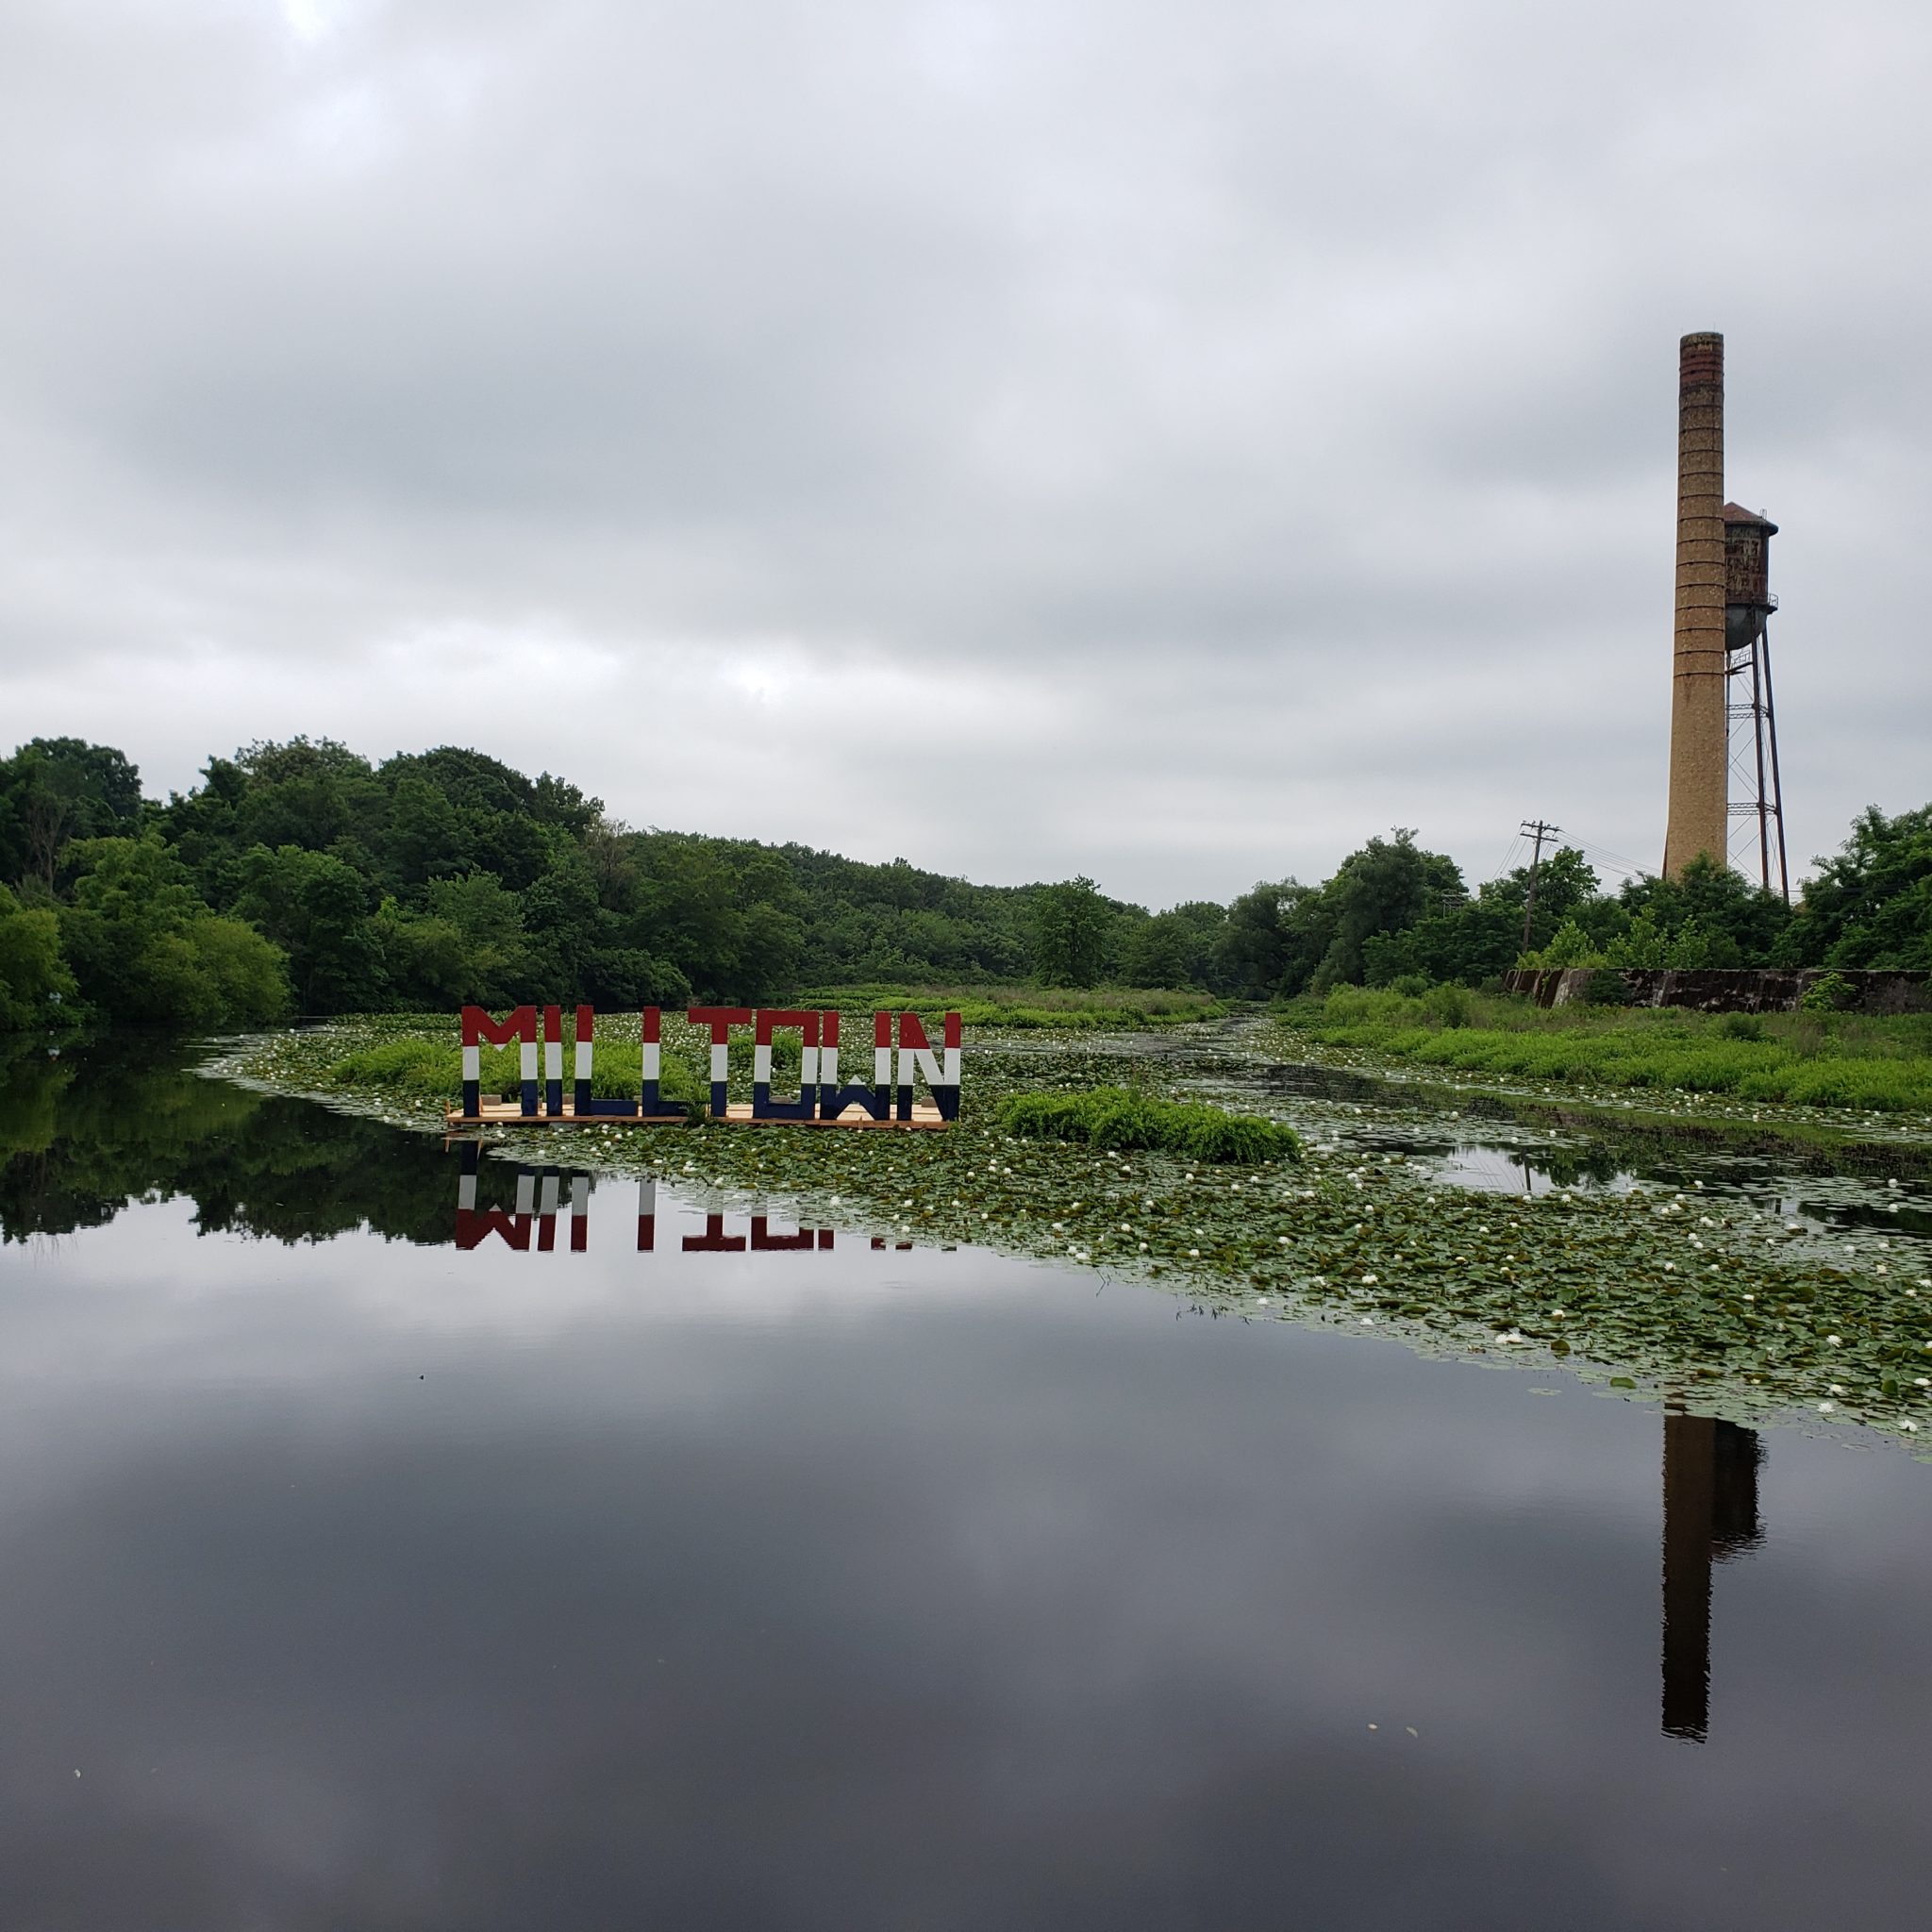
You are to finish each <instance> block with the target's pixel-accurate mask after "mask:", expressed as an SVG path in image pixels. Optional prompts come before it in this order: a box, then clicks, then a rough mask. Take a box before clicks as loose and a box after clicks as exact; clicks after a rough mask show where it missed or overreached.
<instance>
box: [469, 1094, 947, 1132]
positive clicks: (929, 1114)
mask: <svg viewBox="0 0 1932 1932" xmlns="http://www.w3.org/2000/svg"><path fill="white" fill-rule="evenodd" d="M563 1106H564V1110H563V1111H562V1112H561V1113H560V1114H551V1113H534V1114H530V1113H524V1112H522V1111H520V1110H519V1108H517V1106H516V1104H515V1103H514V1102H512V1101H507V1100H496V1101H491V1100H486V1101H485V1102H483V1110H482V1112H481V1113H480V1114H466V1113H464V1112H462V1111H461V1109H460V1108H447V1109H446V1110H445V1111H444V1113H443V1120H444V1121H445V1122H446V1123H447V1124H449V1125H450V1126H453V1127H622V1126H647V1127H649V1126H682V1125H684V1124H685V1117H684V1116H683V1115H682V1114H651V1115H649V1116H648V1117H646V1118H645V1119H643V1120H642V1121H640V1120H639V1118H638V1116H637V1115H636V1114H632V1115H630V1116H629V1117H628V1118H627V1119H626V1117H625V1115H623V1114H608V1113H590V1114H584V1115H582V1116H579V1115H578V1114H577V1113H576V1111H575V1108H573V1107H572V1105H571V1103H570V1102H569V1101H568V1100H566V1101H565V1102H564V1104H563ZM697 1118H698V1119H700V1120H710V1119H714V1118H716V1116H714V1115H710V1114H700V1115H698V1116H697ZM722 1124H725V1125H729V1126H734V1127H898V1128H901V1129H905V1128H915V1129H928V1130H929V1129H931V1128H934V1127H943V1126H946V1125H948V1124H949V1123H948V1122H947V1121H946V1119H945V1118H944V1116H943V1115H941V1112H940V1110H939V1108H937V1107H935V1106H933V1104H932V1103H931V1102H930V1101H926V1100H915V1101H914V1102H913V1103H912V1118H911V1119H910V1120H909V1121H901V1120H886V1121H875V1120H874V1119H873V1117H872V1116H871V1115H870V1114H869V1113H866V1112H865V1111H864V1110H863V1109H862V1108H858V1107H848V1108H846V1109H845V1111H844V1112H843V1113H841V1115H840V1116H839V1118H838V1119H837V1120H832V1121H823V1120H816V1119H814V1120H808V1121H800V1120H767V1121H761V1120H754V1119H753V1118H752V1110H751V1102H750V1101H748V1100H734V1101H733V1102H732V1103H731V1108H730V1111H729V1112H728V1113H727V1114H726V1115H725V1116H724V1122H723V1123H722Z"/></svg>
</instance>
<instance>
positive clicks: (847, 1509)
mask: <svg viewBox="0 0 1932 1932" xmlns="http://www.w3.org/2000/svg"><path fill="white" fill-rule="evenodd" d="M8 1147H10V1148H11V1149H12V1150H13V1151H12V1153H11V1157H10V1158H5V1159H4V1164H0V1229H4V1231H5V1233H6V1235H7V1241H6V1244H4V1245H0V1379H4V1400H0V1537H4V1550H0V1556H4V1560H0V1658H4V1665H0V1673H4V1674H0V1801H4V1802H0V1924H5V1925H6V1926H8V1927H9V1928H15V1927H18V1928H38V1927H57V1926H58V1927H68V1926H84V1927H89V1928H113V1927H122V1926H127V1927H141V1928H144V1932H145V1928H155V1927H176V1926H178V1927H192V1928H196V1932H227V1928H230V1927H233V1928H243V1927H246V1928H258V1927H282V1926H291V1927H302V1928H309V1927H314V1928H318V1932H320V1928H325V1927H326V1928H331V1932H334V1928H343V1927H365V1926H366V1927H382V1928H404V1927H409V1928H414V1927H432V1926H434V1927H440V1928H441V1927H462V1928H468V1927H492V1928H493V1927H503V1928H511V1927H514V1928H519V1932H522V1928H528V1927H536V1926H542V1927H546V1928H550V1927H573V1928H574V1927H599V1928H604V1927H615V1926H658V1925H663V1926H675V1927H712V1926H717V1927H744V1928H759V1932H764V1928H774V1927H784V1928H792V1927H799V1928H811V1932H816V1928H825V1932H854V1928H870V1927H874V1926H878V1927H893V1928H913V1927H918V1928H924V1932H935V1928H962V1932H963V1928H971V1932H981V1928H988V1927H1024V1928H1032V1927H1040V1928H1053V1932H1079V1928H1088V1927H1091V1928H1094V1932H1101V1928H1106V1932H1118V1928H1124V1927H1142V1926H1144V1927H1150V1928H1162V1932H1167V1928H1180V1927H1200V1928H1203V1932H1235V1928H1248V1927H1254V1928H1269V1932H1274V1928H1280V1927H1286V1926H1307V1927H1312V1928H1329V1927H1344V1928H1353V1927H1362V1928H1377V1932H1387V1928H1402V1927H1411V1926H1414V1927H1432V1928H1433V1927H1455V1928H1460V1927H1464V1926H1469V1927H1488V1928H1513V1927H1524V1928H1531V1927H1534V1928H1537V1932H1545V1928H1550V1927H1557V1926H1561V1927H1574V1928H1593V1927H1599V1926H1601V1927H1618V1928H1626V1927H1676V1926H1684V1927H1690V1926H1698V1927H1710V1926H1736V1927H1752V1928H1766V1927H1781V1926H1805V1927H1807V1928H1808V1927H1814V1926H1816V1925H1818V1924H1824V1923H1826V1922H1829V1923H1835V1924H1858V1925H1863V1926H1869V1927H1877V1928H1890V1927H1907V1926H1913V1925H1917V1924H1924V1923H1926V1921H1927V1918H1928V1916H1932V1907H1928V1883H1932V1828H1928V1827H1932V1821H1928V1820H1927V1818H1926V1816H1925V1812H1926V1800H1927V1795H1928V1789H1932V1786H1928V1778H1927V1774H1926V1769H1925V1767H1926V1758H1927V1720H1928V1716H1932V1692H1928V1671H1932V1619H1928V1616H1927V1608H1928V1606H1932V1468H1928V1467H1926V1466H1924V1465H1921V1464H1918V1463H1915V1462H1913V1461H1912V1460H1910V1459H1909V1458H1908V1457H1906V1456H1904V1455H1903V1454H1900V1453H1898V1452H1897V1451H1895V1450H1890V1449H1883V1448H1879V1447H1877V1446H1875V1445H1874V1444H1873V1443H1871V1442H1870V1441H1863V1440H1853V1441H1840V1440H1833V1439H1830V1438H1828V1437H1822V1436H1814V1435H1810V1434H1807V1433H1804V1432H1801V1431H1796V1430H1792V1431H1785V1432H1778V1431H1773V1432H1767V1433H1766V1434H1764V1435H1763V1436H1761V1437H1753V1436H1752V1435H1750V1434H1749V1433H1748V1432H1745V1431H1741V1430H1736V1429H1731V1428H1728V1427H1725V1426H1721V1425H1717V1424H1708V1423H1705V1422H1703V1421H1701V1420H1699V1419H1696V1418H1693V1417H1685V1418H1672V1417H1666V1416H1665V1415H1663V1414H1661V1413H1660V1412H1658V1410H1657V1409H1656V1408H1654V1407H1645V1406H1641V1405H1636V1404H1632V1403H1629V1402H1625V1401H1622V1400H1617V1399H1611V1398H1607V1397H1605V1396H1602V1395H1599V1394H1597V1393H1594V1392H1592V1391H1590V1390H1587V1389H1585V1388H1583V1387H1582V1386H1580V1385H1578V1384H1576V1383H1574V1382H1572V1381H1570V1380H1568V1379H1567V1378H1565V1377H1562V1376H1560V1375H1557V1374H1550V1373H1548V1372H1544V1371H1536V1372H1524V1371H1520V1370H1519V1371H1503V1370H1496V1369H1482V1368H1475V1367H1471V1366H1467V1365H1463V1364H1457V1363H1450V1362H1440V1361H1427V1360H1422V1359H1418V1358H1417V1357H1413V1356H1411V1355H1410V1354H1408V1353H1407V1351H1406V1350H1405V1349H1404V1348H1403V1347H1402V1346H1401V1345H1400V1344H1399V1343H1397V1342H1394V1341H1389V1340H1386V1339H1379V1338H1374V1339H1361V1340H1357V1339H1352V1338H1348V1337H1343V1336H1339V1335H1336V1334H1333V1333H1326V1332H1323V1333H1315V1332H1304V1331H1299V1330H1296V1329H1293V1328H1290V1327H1285V1326H1278V1325H1277V1326H1258V1325H1257V1326H1250V1325H1247V1324H1242V1323H1240V1322H1238V1321H1233V1320H1209V1319H1207V1318H1206V1317H1203V1316H1198V1315H1195V1314H1193V1313H1192V1312H1191V1311H1190V1310H1189V1309H1188V1308H1187V1307H1186V1306H1185V1305H1184V1304H1182V1303H1179V1302H1177V1301H1175V1300H1174V1299H1171V1298H1169V1297H1168V1296H1166V1295H1164V1294H1162V1293H1161V1292H1159V1291H1158V1290H1156V1289H1152V1288H1148V1287H1144V1286H1134V1285H1128V1284H1124V1283H1115V1284H1113V1285H1110V1286H1104V1287H1103V1286H1102V1285H1101V1284H1100V1283H1099V1282H1098V1281H1097V1280H1096V1278H1095V1277H1093V1276H1092V1275H1090V1274H1080V1275H1068V1274H1061V1273H1058V1272H1056V1271H1054V1270H1052V1269H1049V1268H1044V1267H1040V1266H1032V1265H1027V1264H1024V1263H1021V1262H1017V1261H1013V1260H1010V1259H1005V1258H1001V1257H992V1256H989V1255H985V1254H979V1253H974V1252H972V1251H969V1250H959V1251H958V1252H940V1251H934V1250H924V1249H912V1250H901V1249H897V1248H893V1247H886V1248H874V1246H872V1244H871V1243H870V1241H868V1240H867V1239H866V1237H865V1236H864V1235H862V1234H855V1233H853V1232H852V1231H850V1230H848V1229H846V1228H844V1227H841V1226H840V1225H838V1224H837V1221H836V1216H835V1215H834V1216H824V1217H818V1218H817V1219H816V1220H815V1222H814V1224H813V1225H812V1226H811V1227H810V1229H809V1230H808V1232H809V1240H808V1241H805V1240H800V1239H799V1238H798V1237H799V1234H800V1230H799V1229H798V1227H797V1224H796V1223H795V1222H793V1221H791V1220H790V1219H785V1218H782V1217H780V1216H778V1215H777V1214H775V1213H773V1214H768V1215H766V1216H763V1217H761V1218H759V1219H758V1220H756V1221H755V1220H754V1219H753V1217H752V1216H751V1215H750V1214H748V1213H747V1212H746V1211H744V1209H743V1208H742V1207H741V1206H732V1207H730V1208H724V1207H723V1206H722V1205H721V1204H718V1203H715V1202H708V1201H706V1200H705V1199H703V1198H702V1197H684V1196H680V1195H678V1194H676V1193H675V1192H674V1191H671V1190H670V1189H669V1188H664V1187H660V1188H659V1189H658V1190H657V1191H656V1193H655V1197H654V1198H653V1197H650V1196H647V1197H646V1198H645V1200H644V1201H643V1202H642V1203H641V1202H640V1198H639V1190H638V1187H637V1185H636V1183H613V1182H609V1181H605V1182H602V1183H599V1184H597V1185H595V1186H594V1187H591V1186H590V1185H588V1184H585V1185H583V1186H581V1187H579V1186H577V1185H575V1183H574V1180H573V1177H572V1176H571V1175H569V1174H562V1175H560V1176H558V1177H557V1179H556V1181H555V1183H554V1187H555V1199H556V1200H557V1202H558V1209H559V1211H558V1212H557V1213H556V1214H554V1215H546V1214H545V1213H543V1212H542V1210H543V1209H544V1208H546V1207H548V1206H549V1196H548V1195H547V1194H546V1189H545V1185H544V1181H543V1179H542V1177H541V1176H531V1177H529V1178H528V1181H527V1200H526V1203H525V1205H526V1207H527V1208H528V1210H529V1218H528V1220H527V1221H519V1219H518V1207H519V1202H518V1198H517V1196H518V1186H519V1177H518V1175H517V1174H516V1172H515V1171H514V1170H513V1169H510V1168H508V1167H503V1166H499V1165H496V1164H493V1163H490V1162H485V1163H483V1167H482V1171H481V1173H480V1174H478V1175H477V1176H476V1181H475V1201H476V1208H475V1211H474V1213H473V1212H471V1211H469V1210H467V1209H466V1208H464V1207H463V1205H462V1204H463V1203H464V1202H465V1201H466V1200H467V1198H468V1194H467V1192H466V1190H465V1189H464V1185H463V1176H462V1173H461V1168H462V1161H461V1158H460V1156H459V1154H458V1153H457V1152H447V1153H446V1152H445V1151H444V1150H443V1148H442V1146H441V1143H440V1142H438V1141H433V1140H426V1139H424V1138H420V1137H409V1136H405V1135H402V1134H399V1133H397V1132H395V1131H394V1130H391V1129H389V1128H386V1127H382V1126H378V1125H375V1124H371V1123H366V1122H356V1121H345V1120H341V1119H337V1118H335V1117H332V1116H329V1115H326V1114H324V1113H322V1112H321V1111H320V1110H318V1109H314V1108H309V1107H308V1106H306V1105H304V1104H302V1103H296V1102H288V1101H271V1102H264V1101H262V1100H261V1099H259V1098H258V1096H254V1095H250V1094H242V1093H241V1092H239V1091H236V1090H232V1089H226V1088H220V1087H216V1086H214V1085H213V1084H212V1083H209V1082H206V1081H199V1080H195V1079H193V1078H192V1077H191V1076H189V1075H187V1074H182V1073H180V1072H178V1071H176V1070H174V1069H171V1068H168V1067H154V1066H152V1065H147V1066H142V1065H140V1064H137V1063H131V1062H125V1061H120V1060H114V1059H110V1058H106V1057H100V1058H96V1059H95V1060H93V1061H92V1062H89V1063H84V1064H81V1065H79V1066H77V1067H75V1066H72V1065H69V1066H67V1067H63V1068H62V1069H61V1070H60V1073H59V1075H58V1078H55V1077H53V1076H50V1075H49V1074H48V1073H47V1071H46V1070H45V1068H44V1067H41V1066H32V1067H26V1068H25V1069H23V1068H22V1067H20V1066H16V1067H15V1068H14V1069H13V1070H12V1073H11V1074H10V1076H8V1083H7V1084H0V1149H5V1148H8ZM574 1194H575V1198H576V1201H577V1204H578V1206H579V1207H580V1208H582V1209H583V1210H584V1211H582V1212H581V1213H580V1214H575V1215H574V1214H572V1213H571V1212H570V1211H569V1208H570V1205H571V1201H572V1197H573V1195H574ZM641 1207H642V1208H645V1209H647V1210H648V1212H649V1217H650V1218H649V1220H648V1222H646V1221H644V1220H642V1219H641V1213H640V1209H641ZM491 1208H495V1209H497V1210H499V1212H500V1215H501V1218H500V1219H498V1220H495V1221H491V1220H490V1219H489V1214H490V1210H491ZM459 1216H460V1220H459ZM459 1233H460V1238H461V1240H462V1241H464V1242H466V1243H474V1245H464V1246H459V1245H458V1236H459ZM574 1236H575V1239H574ZM518 1240H526V1241H527V1245H526V1246H512V1245H511V1242H512V1241H518ZM645 1240H648V1242H649V1245H648V1246H647V1247H646V1246H641V1241H645ZM1667 1620H1668V1625H1669V1628H1668V1632H1666V1629H1665V1624H1666V1621H1667Z"/></svg>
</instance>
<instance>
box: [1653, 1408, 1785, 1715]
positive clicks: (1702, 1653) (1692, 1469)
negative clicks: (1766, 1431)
mask: <svg viewBox="0 0 1932 1932" xmlns="http://www.w3.org/2000/svg"><path fill="white" fill-rule="evenodd" d="M1763 1457H1764V1451H1763V1446H1762V1444H1761V1443H1760V1442H1759V1441H1758V1440H1757V1431H1756V1430H1755V1429H1746V1428H1740V1426H1739V1425H1738V1424H1736V1423H1725V1422H1719V1421H1717V1420H1716V1419H1715V1418H1714V1417H1711V1416H1702V1415H1666V1416H1665V1417H1664V1645H1663V1652H1664V1654H1663V1670H1664V1685H1663V1698H1664V1733H1665V1735H1666V1736H1667V1737H1672V1738H1688V1739H1691V1740H1696V1741H1699V1742H1702V1740H1704V1738H1705V1737H1706V1736H1707V1733H1708V1730H1709V1725H1710V1566H1711V1563H1712V1562H1713V1560H1721V1559H1722V1558H1724V1557H1734V1556H1738V1555H1740V1553H1741V1552H1743V1551H1745V1550H1751V1549H1756V1548H1757V1545H1758V1544H1759V1543H1760V1542H1761V1541H1763V1536H1762V1533H1761V1532H1760V1531H1759V1529H1758V1526H1757V1466H1758V1464H1759V1463H1760V1462H1761V1461H1762V1460H1763Z"/></svg>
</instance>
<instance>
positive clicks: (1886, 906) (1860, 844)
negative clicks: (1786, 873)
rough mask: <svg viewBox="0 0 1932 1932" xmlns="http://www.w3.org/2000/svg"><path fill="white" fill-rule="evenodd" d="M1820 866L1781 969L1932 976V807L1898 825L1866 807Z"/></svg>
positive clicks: (1786, 942)
mask: <svg viewBox="0 0 1932 1932" xmlns="http://www.w3.org/2000/svg"><path fill="white" fill-rule="evenodd" d="M1815 862H1816V864H1817V867H1818V871H1817V874H1816V875H1815V876H1814V877H1813V878H1812V879H1811V881H1810V883H1809V884H1808V885H1807V886H1806V888H1805V896H1804V901H1803V903H1802V904H1801V905H1800V906H1799V908H1798V910H1797V913H1796V915H1795V916H1794V917H1793V918H1792V920H1791V922H1790V925H1789V926H1788V927H1787V928H1786V929H1785V931H1784V932H1783V933H1782V934H1780V935H1779V938H1778V943H1777V958H1778V962H1779V963H1780V964H1782V965H1791V966H1846V967H1863V968H1866V969H1868V970H1880V971H1883V970H1890V971H1897V970H1900V969H1908V968H1913V967H1919V968H1932V805H1924V806H1921V807H1920V808H1918V809H1917V810H1916V811H1904V812H1900V813H1899V814H1898V815H1897V816H1896V817H1895V818H1887V817H1886V816H1885V814H1884V813H1883V812H1882V811H1880V810H1879V809H1878V808H1877V807H1876V806H1875V805H1874V806H1871V807H1868V808H1866V810H1864V811H1863V812H1861V813H1860V814H1859V816H1858V817H1857V820H1856V821H1855V822H1854V823H1853V825H1852V832H1851V836H1850V838H1848V839H1847V840H1846V841H1845V842H1844V845H1843V848H1842V849H1841V850H1840V852H1839V853H1838V855H1837V856H1836V857H1835V858H1821V859H1818V860H1817V861H1815Z"/></svg>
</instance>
